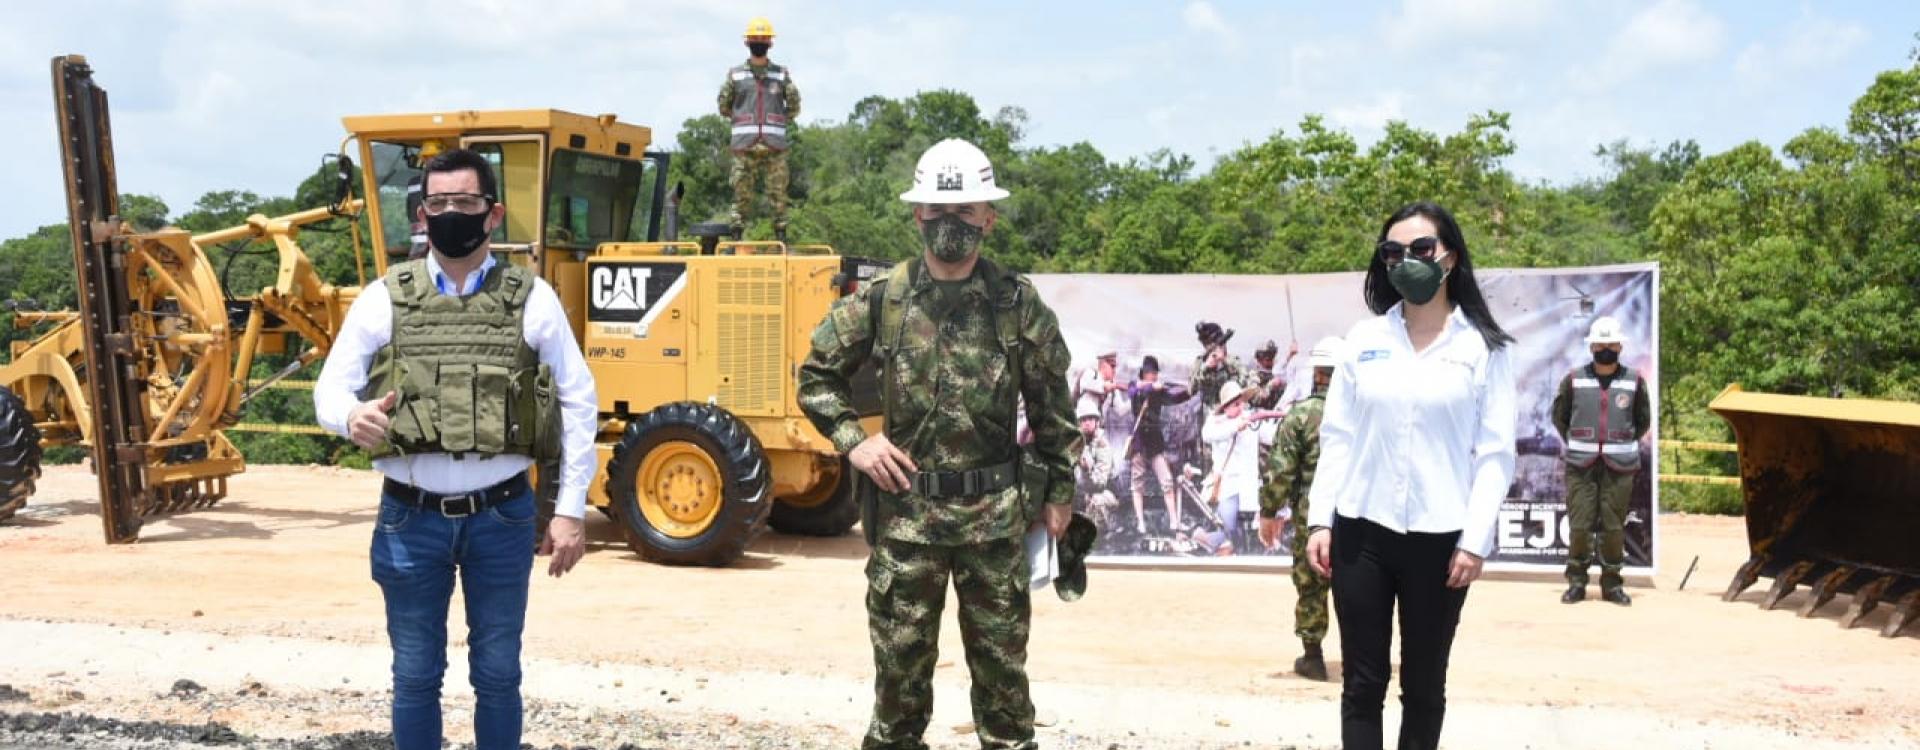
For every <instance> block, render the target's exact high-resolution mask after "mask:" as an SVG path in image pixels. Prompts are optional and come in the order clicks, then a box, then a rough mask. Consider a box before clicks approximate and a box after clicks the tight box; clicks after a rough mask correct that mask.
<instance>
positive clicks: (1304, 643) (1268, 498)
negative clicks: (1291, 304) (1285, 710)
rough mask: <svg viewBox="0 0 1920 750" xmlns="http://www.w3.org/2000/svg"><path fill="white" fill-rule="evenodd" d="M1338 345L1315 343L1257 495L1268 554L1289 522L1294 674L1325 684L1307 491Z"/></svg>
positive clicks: (1324, 587)
mask: <svg viewBox="0 0 1920 750" xmlns="http://www.w3.org/2000/svg"><path fill="white" fill-rule="evenodd" d="M1340 346H1341V341H1340V339H1338V338H1334V337H1328V338H1325V339H1321V340H1320V341H1319V342H1318V343H1316V344H1314V346H1313V350H1312V351H1311V352H1310V354H1309V356H1310V357H1312V362H1313V394H1312V395H1310V396H1307V397H1306V398H1305V399H1302V400H1301V401H1300V402H1299V403H1297V404H1294V406H1293V408H1292V409H1290V410H1288V411H1287V419H1286V421H1284V422H1281V423H1280V431H1279V434H1278V435H1277V436H1275V437H1274V443H1273V452H1272V453H1271V454H1269V455H1268V459H1267V476H1266V481H1265V483H1264V484H1265V486H1264V487H1262V488H1261V491H1260V541H1261V542H1262V543H1264V544H1265V545H1266V546H1267V548H1268V549H1273V548H1275V547H1277V546H1279V544H1280V540H1279V537H1280V520H1281V519H1280V512H1281V511H1282V510H1285V511H1287V512H1288V514H1289V515H1290V516H1291V517H1292V521H1293V524H1292V525H1293V535H1292V548H1293V549H1292V551H1293V588H1294V590H1295V591H1296V592H1298V593H1299V600H1298V601H1297V602H1296V603H1295V604H1294V607H1293V634H1294V635H1296V636H1299V637H1300V645H1301V648H1302V649H1303V650H1304V651H1305V653H1303V654H1301V656H1300V658H1298V659H1295V660H1294V661H1293V671H1294V673H1296V674H1298V675H1300V676H1301V677H1305V678H1307V679H1309V680H1325V679H1327V662H1326V659H1325V657H1324V656H1322V655H1321V652H1320V642H1321V641H1323V640H1326V638H1327V624H1328V619H1327V594H1328V592H1329V591H1330V590H1331V586H1330V585H1329V583H1328V581H1327V579H1326V578H1323V577H1321V576H1320V574H1319V573H1315V572H1314V571H1313V566H1311V565H1308V564H1307V536H1308V529H1307V490H1308V489H1310V488H1312V487H1313V470H1314V468H1315V467H1316V466H1318V465H1319V463H1320V417H1321V415H1322V414H1324V413H1325V412H1326V396H1327V385H1328V384H1329V383H1332V382H1333V368H1334V366H1335V365H1336V364H1338V362H1339V352H1340Z"/></svg>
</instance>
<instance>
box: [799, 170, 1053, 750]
mask: <svg viewBox="0 0 1920 750" xmlns="http://www.w3.org/2000/svg"><path fill="white" fill-rule="evenodd" d="M1006 196H1007V192H1006V191H1005V190H1002V189H1000V188H998V187H997V186H995V185H994V184H993V168H992V165H991V164H989V163H988V162H987V159H986V155H985V154H983V153H981V152H980V150H979V149H978V148H975V147H974V146H973V145H972V144H969V143H967V142H965V141H960V140H954V139H950V140H947V141H942V142H941V143H938V144H935V145H934V147H933V148H931V149H929V150H928V151H927V153H926V154H925V155H923V156H922V157H921V158H920V163H919V167H918V169H917V171H916V173H915V176H914V187H913V189H912V190H910V191H908V192H907V193H906V194H904V195H902V196H901V198H902V199H903V200H905V201H907V202H909V203H912V204H914V206H915V208H914V216H915V219H916V221H917V223H918V224H919V225H920V231H921V237H922V240H923V242H924V244H925V247H926V252H925V253H924V254H923V255H922V256H921V257H920V258H917V259H915V260H913V261H910V262H907V263H902V264H900V265H899V266H896V267H895V270H894V272H893V273H892V274H890V275H889V276H887V277H886V278H885V279H882V280H879V281H877V282H876V283H874V284H871V285H868V286H865V287H862V288H861V289H860V291H858V292H856V293H854V294H853V295H851V296H848V297H845V298H843V299H842V300H841V301H840V302H838V303H836V304H835V306H834V308H833V310H832V311H831V312H830V313H829V314H828V315H827V317H826V319H825V320H823V321H822V322H821V323H820V326H819V327H818V328H816V329H815V330H814V333H813V351H812V353H811V354H809V355H808V357H807V360H806V363H805V364H804V365H802V367H801V371H800V385H799V398H800V406H801V408H802V409H803V410H804V411H805V412H806V413H807V416H808V418H809V419H810V420H812V422H813V425H814V426H815V427H816V428H818V429H819V430H820V432H821V434H823V435H826V436H828V437H829V438H830V439H831V440H832V441H833V443H834V445H835V446H836V447H837V448H839V449H840V450H841V451H842V452H844V453H846V454H847V459H848V461H849V462H850V463H851V464H852V465H853V467H854V468H855V469H856V470H857V471H859V472H860V473H861V475H862V476H863V477H865V478H867V479H871V481H872V482H873V483H874V485H876V486H877V487H878V489H879V490H880V492H879V493H878V494H877V496H875V500H876V505H877V507H876V508H874V510H873V511H872V515H870V516H869V517H870V518H875V519H876V520H875V521H874V522H873V523H872V524H870V526H874V527H877V528H873V529H872V530H871V532H870V538H873V539H874V540H875V541H874V546H873V551H872V554H871V556H870V557H869V558H868V560H867V618H868V629H869V635H870V636H871V638H872V641H873V658H874V671H875V675H874V705H873V720H872V722H871V723H870V724H869V726H868V729H867V735H866V741H865V743H864V745H863V747H865V748H868V750H876V749H879V748H925V747H926V746H927V745H926V744H925V742H923V741H922V740H921V735H922V734H923V733H924V732H925V731H926V728H927V722H928V720H929V719H930V718H931V716H932V712H933V670H934V664H935V662H936V661H937V660H938V658H939V656H938V645H939V639H940V612H941V609H942V608H943V606H944V603H945V600H946V587H947V580H948V579H949V578H951V579H952V580H953V586H954V588H955V589H956V590H957V592H958V598H959V610H960V612H959V616H960V633H961V640H962V643H963V644H964V646H965V648H966V656H967V667H968V669H969V671H970V672H971V673H972V676H973V692H972V699H973V701H972V702H973V716H974V725H975V727H976V728H977V729H976V733H977V734H978V736H979V738H980V743H981V746H982V747H984V748H1033V747H1037V745H1035V744H1034V741H1033V736H1034V734H1033V719H1034V708H1033V701H1032V700H1031V698H1030V697H1029V695H1028V692H1027V674H1026V656H1027V634H1028V629H1029V622H1030V620H1031V617H1032V607H1031V603H1030V600H1029V599H1028V587H1029V585H1030V584H1029V580H1030V579H1029V577H1028V570H1027V561H1026V556H1025V554H1024V545H1023V544H1022V538H1023V537H1024V536H1025V534H1026V532H1027V530H1028V529H1029V528H1030V527H1031V526H1032V525H1033V524H1035V523H1037V522H1042V521H1044V523H1045V524H1046V527H1047V529H1048V531H1049V532H1051V533H1052V534H1053V535H1054V536H1055V537H1058V536H1059V535H1060V534H1061V533H1062V532H1064V531H1065V529H1066V527H1067V522H1068V521H1069V520H1070V518H1071V513H1072V502H1073V490H1074V473H1073V457H1074V455H1075V454H1076V452H1077V451H1078V446H1077V443H1078V438H1079V433H1078V432H1077V431H1076V430H1075V427H1074V420H1073V410H1072V403H1071V399H1070V398H1069V395H1068V388H1067V377H1066V374H1067V367H1068V365H1069V364H1070V357H1069V354H1068V352H1067V345H1066V341H1065V339H1063V338H1062V337H1061V335H1060V325H1059V321H1058V319H1057V318H1055V316H1054V313H1053V311H1052V310H1051V309H1049V308H1048V307H1047V305H1046V304H1045V303H1044V302H1042V301H1041V300H1040V296H1039V294H1038V293H1037V292H1036V291H1035V290H1034V287H1033V286H1032V284H1031V283H1030V282H1028V281H1027V279H1026V278H1025V277H1023V276H1020V275H1018V274H1014V273H1011V272H1008V271H1006V270H1004V269H1001V268H1000V267H999V266H997V265H995V264H993V263H992V262H991V261H988V260H986V259H984V258H981V257H980V256H979V244H980V239H981V237H982V236H984V235H985V233H986V232H987V231H989V230H991V229H992V228H993V224H994V219H995V214H994V209H993V206H992V204H991V203H988V202H987V201H992V200H999V199H1001V198H1005V197H1006ZM869 359H872V360H877V361H878V363H879V364H880V365H881V368H882V374H881V378H882V386H883V388H884V390H885V392H886V395H885V398H884V401H885V405H884V414H885V424H886V426H885V429H884V430H883V431H881V432H880V433H877V434H874V435H871V436H869V435H867V434H866V431H865V430H864V429H862V428H861V426H860V422H859V417H858V415H857V414H856V413H855V411H854V409H853V396H852V391H851V388H850V386H849V379H850V378H851V377H852V375H853V373H854V372H855V371H856V370H857V369H859V367H860V366H861V364H862V363H864V362H866V361H868V360H869ZM1020 398H1024V399H1025V403H1026V407H1027V417H1028V419H1029V422H1030V424H1031V427H1032V430H1033V435H1034V441H1033V445H1032V447H1031V457H1029V458H1028V459H1027V460H1026V461H1025V462H1024V463H1025V467H1024V468H1023V466H1022V464H1023V461H1022V455H1021V451H1020V449H1019V448H1018V447H1017V446H1016V445H1015V413H1016V401H1018V400H1019V399H1020Z"/></svg>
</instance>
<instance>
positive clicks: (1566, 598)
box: [1560, 583, 1587, 604]
mask: <svg viewBox="0 0 1920 750" xmlns="http://www.w3.org/2000/svg"><path fill="white" fill-rule="evenodd" d="M1586 598H1587V585H1586V584H1584V583H1570V584H1567V593H1564V594H1561V595H1560V603H1561V604H1579V603H1580V602H1581V601H1583V600H1585V599H1586Z"/></svg>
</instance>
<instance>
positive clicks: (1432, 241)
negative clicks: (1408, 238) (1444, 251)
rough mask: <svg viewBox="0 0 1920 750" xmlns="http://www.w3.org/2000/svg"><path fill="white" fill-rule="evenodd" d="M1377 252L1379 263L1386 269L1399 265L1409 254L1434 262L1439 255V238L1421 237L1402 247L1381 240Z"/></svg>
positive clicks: (1396, 243)
mask: <svg viewBox="0 0 1920 750" xmlns="http://www.w3.org/2000/svg"><path fill="white" fill-rule="evenodd" d="M1377 251H1378V252H1379V254H1380V262H1381V263H1385V264H1386V265H1387V266H1388V267H1392V266H1397V265H1400V264H1401V263H1402V262H1404V261H1405V260H1406V259H1407V255H1408V254H1409V253H1411V254H1412V255H1413V257H1415V258H1419V259H1421V260H1434V259H1436V258H1437V257H1438V256H1439V254H1440V238H1438V237H1421V238H1419V239H1417V240H1414V241H1412V242H1409V243H1407V244H1404V245H1402V244H1400V243H1398V242H1394V241H1393V240H1382V241H1381V242H1380V245H1379V247H1378V248H1377Z"/></svg>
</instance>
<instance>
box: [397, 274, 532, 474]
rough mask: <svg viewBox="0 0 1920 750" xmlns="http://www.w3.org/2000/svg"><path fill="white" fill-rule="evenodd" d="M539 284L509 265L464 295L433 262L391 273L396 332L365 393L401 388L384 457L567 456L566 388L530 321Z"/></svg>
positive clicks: (490, 275)
mask: <svg viewBox="0 0 1920 750" xmlns="http://www.w3.org/2000/svg"><path fill="white" fill-rule="evenodd" d="M534 283H535V277H534V275H533V272H531V271H528V270H527V269H525V268H522V267H519V266H515V265H511V264H502V265H499V266H496V267H494V268H493V270H492V271H491V272H489V273H488V274H487V278H486V279H485V280H484V281H482V282H481V284H480V288H479V289H478V290H476V291H475V292H474V293H473V294H471V295H468V296H465V297H461V296H457V295H452V294H441V293H440V291H439V290H438V289H436V288H435V287H434V282H433V274H432V272H431V271H429V270H428V269H427V262H426V261H425V260H415V261H409V262H406V263H402V264H400V265H397V266H394V267H393V268H392V269H390V270H389V271H388V273H387V277H386V285H387V291H388V293H389V295H390V296H391V297H392V298H393V336H392V339H391V340H390V341H389V342H388V343H387V345H386V346H385V347H383V348H381V349H380V351H379V352H377V353H376V354H375V355H374V361H373V368H372V370H371V371H370V372H369V374H368V378H367V388H366V390H365V391H363V392H362V393H361V394H360V398H361V399H362V400H373V399H378V398H381V397H383V396H385V395H386V394H387V392H388V391H394V392H397V393H398V394H399V399H398V402H397V403H396V404H395V406H394V408H393V412H392V413H391V414H390V415H388V420H389V421H388V428H387V442H385V443H382V444H381V445H380V446H379V447H378V448H377V449H375V450H374V451H373V457H374V458H386V457H388V456H401V455H415V454H422V453H451V454H453V455H454V456H455V457H461V456H464V455H466V454H477V455H482V456H490V455H499V454H516V455H524V456H531V457H533V458H534V460H536V461H553V460H557V459H559V458H560V426H561V422H560V399H559V392H558V390H557V389H556V388H555V387H554V382H553V373H552V371H551V370H549V369H548V368H547V366H546V365H544V364H541V363H540V357H539V354H538V353H537V352H535V351H534V350H533V348H532V347H529V346H527V340H526V335H525V332H524V330H523V326H522V322H523V320H524V319H525V310H526V303H527V296H528V295H529V294H530V293H531V292H532V291H533V285H534Z"/></svg>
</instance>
